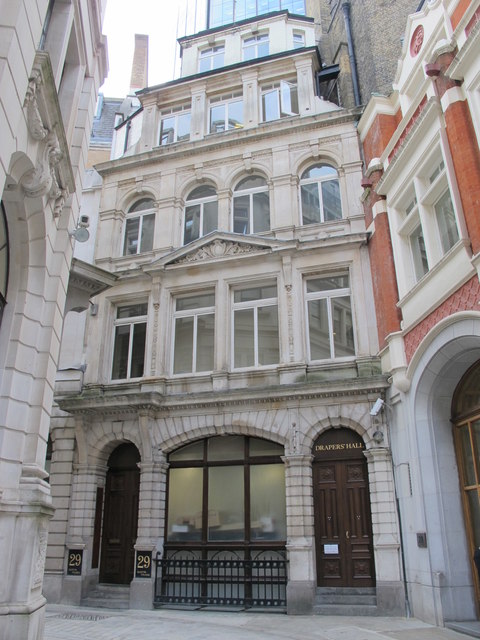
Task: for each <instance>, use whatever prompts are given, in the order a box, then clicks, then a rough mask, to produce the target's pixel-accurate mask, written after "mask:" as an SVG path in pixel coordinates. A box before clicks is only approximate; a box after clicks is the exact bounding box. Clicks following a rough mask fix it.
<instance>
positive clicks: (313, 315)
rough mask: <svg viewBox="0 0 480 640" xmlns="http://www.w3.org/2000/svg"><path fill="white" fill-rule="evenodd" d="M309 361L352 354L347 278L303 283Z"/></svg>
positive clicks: (322, 277)
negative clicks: (305, 300) (304, 284)
mask: <svg viewBox="0 0 480 640" xmlns="http://www.w3.org/2000/svg"><path fill="white" fill-rule="evenodd" d="M306 299H307V318H308V344H309V359H310V360H326V359H332V358H342V357H347V356H354V355H355V342H354V338H353V317H352V308H351V302H350V288H349V282H348V275H333V276H321V277H316V278H309V279H308V280H307V281H306Z"/></svg>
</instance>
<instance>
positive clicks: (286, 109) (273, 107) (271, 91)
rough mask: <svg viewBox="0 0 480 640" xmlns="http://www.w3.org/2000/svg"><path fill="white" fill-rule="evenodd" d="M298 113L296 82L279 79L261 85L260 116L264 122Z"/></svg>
mask: <svg viewBox="0 0 480 640" xmlns="http://www.w3.org/2000/svg"><path fill="white" fill-rule="evenodd" d="M296 115H298V95H297V84H296V82H289V81H287V80H281V81H280V82H275V83H274V84H271V85H265V86H264V87H262V118H263V121H264V122H269V121H270V120H278V119H279V118H286V117H288V116H296Z"/></svg>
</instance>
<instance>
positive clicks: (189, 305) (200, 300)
mask: <svg viewBox="0 0 480 640" xmlns="http://www.w3.org/2000/svg"><path fill="white" fill-rule="evenodd" d="M174 319H175V335H174V346H173V354H174V355H173V373H198V372H201V371H212V370H213V353H214V330H215V293H214V292H213V291H207V292H204V293H199V294H197V295H192V296H182V297H178V298H177V299H176V300H175V312H174Z"/></svg>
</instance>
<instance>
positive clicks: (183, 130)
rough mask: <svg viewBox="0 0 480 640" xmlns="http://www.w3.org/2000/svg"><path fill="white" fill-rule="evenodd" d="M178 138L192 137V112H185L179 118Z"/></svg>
mask: <svg viewBox="0 0 480 640" xmlns="http://www.w3.org/2000/svg"><path fill="white" fill-rule="evenodd" d="M177 127H178V128H177V140H189V139H190V114H189V113H183V114H182V115H179V116H178V120H177Z"/></svg>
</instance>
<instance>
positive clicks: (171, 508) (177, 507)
mask: <svg viewBox="0 0 480 640" xmlns="http://www.w3.org/2000/svg"><path fill="white" fill-rule="evenodd" d="M202 496H203V469H170V471H169V478H168V533H167V537H168V539H169V540H171V541H172V540H201V539H202Z"/></svg>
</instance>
